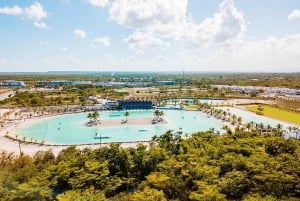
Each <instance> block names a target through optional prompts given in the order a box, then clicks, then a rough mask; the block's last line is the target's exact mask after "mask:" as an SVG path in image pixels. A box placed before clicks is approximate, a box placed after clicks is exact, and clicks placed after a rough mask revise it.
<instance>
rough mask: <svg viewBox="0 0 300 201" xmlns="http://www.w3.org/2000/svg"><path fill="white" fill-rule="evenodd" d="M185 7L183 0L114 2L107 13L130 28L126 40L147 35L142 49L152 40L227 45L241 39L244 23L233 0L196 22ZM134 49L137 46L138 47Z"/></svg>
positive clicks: (198, 44) (228, 0)
mask: <svg viewBox="0 0 300 201" xmlns="http://www.w3.org/2000/svg"><path fill="white" fill-rule="evenodd" d="M187 4H188V1H187V0H164V1H161V0H144V1H140V0H116V1H114V2H113V3H112V5H111V7H110V9H109V13H110V18H111V19H112V20H114V21H116V22H117V23H118V24H120V25H123V26H126V27H129V28H133V29H134V33H133V34H132V35H131V36H129V37H128V39H133V36H135V37H136V33H139V35H138V37H141V36H142V35H145V36H147V37H144V40H146V39H150V40H151V41H148V42H147V41H144V42H143V43H144V44H143V45H141V46H140V47H145V49H147V47H148V44H152V43H153V38H156V39H157V40H156V42H155V44H156V43H157V42H158V43H164V42H163V40H165V39H174V40H179V41H184V42H185V43H187V44H192V45H196V46H209V45H213V44H224V43H228V44H229V43H233V42H236V41H240V40H241V38H242V36H243V33H244V32H245V30H246V21H245V19H244V16H243V13H242V12H240V11H238V10H237V8H236V7H235V6H234V3H233V0H224V2H222V3H221V4H220V6H219V7H220V11H219V12H217V13H215V14H214V15H213V16H212V17H209V18H206V19H205V20H203V21H202V22H199V23H197V22H195V21H194V20H193V18H192V17H191V15H190V14H189V13H188V12H187ZM158 40H159V41H158ZM129 44H132V43H129ZM135 46H136V47H139V44H137V45H135ZM149 46H151V45H149ZM131 47H132V46H131ZM134 49H143V48H134Z"/></svg>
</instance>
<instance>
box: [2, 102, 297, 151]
mask: <svg viewBox="0 0 300 201" xmlns="http://www.w3.org/2000/svg"><path fill="white" fill-rule="evenodd" d="M235 107H236V108H239V109H242V108H241V106H235ZM72 114H74V113H65V114H57V115H44V116H38V117H32V118H28V119H26V120H25V121H24V120H17V121H16V122H15V123H12V124H6V125H5V126H4V127H0V151H7V152H14V153H15V154H19V141H16V140H11V139H8V138H7V137H5V135H6V134H7V132H10V131H12V130H13V129H14V128H15V127H18V126H21V125H23V124H26V125H28V124H32V123H36V122H39V121H43V120H46V119H49V118H55V117H57V116H60V115H72ZM211 118H215V117H213V116H211ZM272 119H274V118H272ZM124 120H125V117H124V118H118V119H101V121H100V124H98V125H95V127H99V128H101V127H114V126H118V127H122V126H124V127H126V126H139V125H150V124H152V120H153V118H152V117H145V118H131V117H128V120H127V122H126V123H124V122H122V121H124ZM217 120H219V121H222V120H220V119H217ZM274 120H276V121H278V122H282V121H280V120H278V119H274ZM87 122H88V120H87V121H86V122H82V124H83V125H84V124H86V123H87ZM167 123H168V120H167V119H165V118H163V119H162V121H161V122H157V124H167ZM222 123H223V124H224V125H227V126H228V127H229V128H230V129H231V130H234V128H235V126H234V125H232V124H231V123H230V122H226V121H222ZM285 123H288V124H291V123H289V122H285ZM10 136H11V137H13V136H14V135H13V133H10ZM120 143H121V146H122V147H124V148H127V147H136V146H137V145H138V144H140V143H142V144H144V145H149V142H147V141H141V142H120ZM109 144H110V143H102V144H101V146H102V147H104V146H109ZM20 146H21V151H22V152H23V153H25V154H28V155H31V156H33V155H34V154H35V153H36V152H37V151H47V150H52V152H53V153H54V154H55V155H57V154H58V153H59V152H60V151H61V150H63V149H66V148H67V147H68V146H71V145H47V144H44V145H41V144H34V143H30V142H21V143H20ZM76 147H77V148H79V149H84V148H91V149H95V148H99V147H100V144H99V143H96V144H82V145H76Z"/></svg>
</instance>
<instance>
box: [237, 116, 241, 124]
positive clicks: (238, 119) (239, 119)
mask: <svg viewBox="0 0 300 201" xmlns="http://www.w3.org/2000/svg"><path fill="white" fill-rule="evenodd" d="M237 121H238V123H239V124H240V125H241V124H242V117H238V118H237Z"/></svg>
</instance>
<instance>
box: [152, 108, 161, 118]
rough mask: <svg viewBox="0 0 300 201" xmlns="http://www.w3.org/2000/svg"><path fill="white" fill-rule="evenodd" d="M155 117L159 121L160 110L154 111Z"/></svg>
mask: <svg viewBox="0 0 300 201" xmlns="http://www.w3.org/2000/svg"><path fill="white" fill-rule="evenodd" d="M153 115H154V116H155V117H156V118H157V119H158V118H159V115H160V112H159V110H154V112H153Z"/></svg>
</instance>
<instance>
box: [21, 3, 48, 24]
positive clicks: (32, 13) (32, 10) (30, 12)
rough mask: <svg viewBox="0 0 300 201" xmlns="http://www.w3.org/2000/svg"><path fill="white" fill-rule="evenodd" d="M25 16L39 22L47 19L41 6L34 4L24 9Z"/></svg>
mask: <svg viewBox="0 0 300 201" xmlns="http://www.w3.org/2000/svg"><path fill="white" fill-rule="evenodd" d="M25 16H26V17H27V18H29V19H32V20H34V21H40V20H41V19H43V18H45V17H47V12H46V11H45V10H44V9H43V6H42V5H41V4H40V3H38V2H36V3H34V4H32V5H31V6H29V7H28V8H25Z"/></svg>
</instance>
